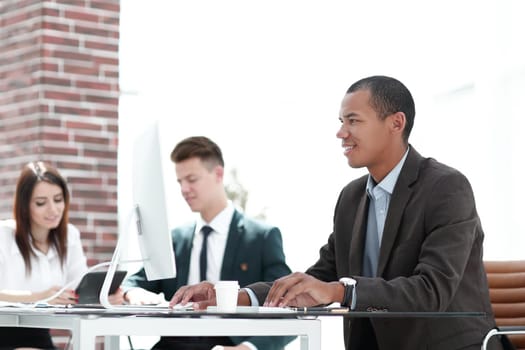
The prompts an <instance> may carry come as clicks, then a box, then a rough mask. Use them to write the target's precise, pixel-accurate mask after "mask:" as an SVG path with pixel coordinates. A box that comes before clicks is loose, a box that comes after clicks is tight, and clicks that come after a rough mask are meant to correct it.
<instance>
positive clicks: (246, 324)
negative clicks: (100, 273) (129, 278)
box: [0, 308, 321, 350]
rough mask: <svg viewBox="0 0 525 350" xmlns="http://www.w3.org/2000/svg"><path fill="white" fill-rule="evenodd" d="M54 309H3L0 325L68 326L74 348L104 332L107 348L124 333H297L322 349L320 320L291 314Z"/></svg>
mask: <svg viewBox="0 0 525 350" xmlns="http://www.w3.org/2000/svg"><path fill="white" fill-rule="evenodd" d="M76 312H82V313H75V311H71V312H66V311H65V310H63V309H62V310H53V309H17V308H0V326H6V327H7V326H9V327H13V326H18V327H34V328H54V329H67V330H70V331H71V333H72V344H73V348H74V349H76V350H80V349H81V350H88V349H95V337H97V336H106V339H105V340H106V349H118V344H119V336H120V335H140V336H147V335H150V336H151V335H156V336H168V335H171V336H182V335H184V336H231V335H236V336H255V335H257V336H284V335H297V336H299V338H300V345H301V350H307V349H308V350H320V349H321V322H320V321H319V320H318V319H317V318H307V319H300V318H297V317H292V316H290V315H283V318H280V317H279V316H277V315H271V316H270V317H271V318H264V317H255V318H250V317H249V316H248V315H241V316H242V317H241V318H234V316H232V315H229V316H227V317H220V316H218V315H206V314H199V315H198V317H196V316H195V314H193V316H189V315H190V314H189V313H178V312H176V313H170V314H166V315H159V314H151V313H140V314H138V313H137V312H135V313H134V314H131V313H130V314H129V315H123V314H122V313H119V312H112V311H105V312H104V313H97V312H96V311H92V312H93V313H90V311H84V310H82V311H80V310H79V311H76Z"/></svg>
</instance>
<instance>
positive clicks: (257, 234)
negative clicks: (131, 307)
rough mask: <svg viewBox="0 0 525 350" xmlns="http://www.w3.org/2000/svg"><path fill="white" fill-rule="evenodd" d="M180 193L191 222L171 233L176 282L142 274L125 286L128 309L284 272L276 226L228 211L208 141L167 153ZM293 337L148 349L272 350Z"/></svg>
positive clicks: (171, 340)
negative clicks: (199, 287)
mask: <svg viewBox="0 0 525 350" xmlns="http://www.w3.org/2000/svg"><path fill="white" fill-rule="evenodd" d="M171 160H172V161H173V163H174V164H175V173H176V174H177V181H178V182H179V185H180V190H181V194H182V196H183V197H184V199H185V200H186V202H187V203H188V206H189V207H190V208H191V210H192V211H193V212H196V213H199V214H200V215H199V219H198V220H197V222H195V223H192V224H190V225H187V226H183V227H178V228H176V229H174V230H173V231H172V238H173V251H174V252H175V260H176V267H177V277H176V278H173V279H166V280H157V281H147V280H146V276H145V273H144V270H143V269H142V270H140V271H139V272H138V273H136V274H135V275H133V276H131V277H130V278H129V279H128V280H127V281H126V282H125V283H124V286H125V287H124V288H125V290H126V293H125V299H126V300H127V301H128V302H129V303H131V304H141V303H150V302H154V303H155V302H160V301H163V299H162V300H159V294H158V293H164V296H165V297H166V298H168V299H170V298H171V297H172V296H173V294H174V293H175V292H176V291H177V289H179V288H180V287H181V286H184V285H186V284H195V283H198V282H200V281H207V283H209V284H210V285H213V284H214V283H215V282H217V281H219V280H236V281H238V282H239V285H240V286H245V285H247V284H249V283H254V282H257V281H273V280H275V279H276V278H279V277H282V276H284V275H286V274H289V273H290V268H289V267H288V266H287V265H286V262H285V256H284V252H283V244H282V237H281V232H280V230H279V229H278V228H277V227H274V226H270V225H267V224H264V223H262V222H259V221H255V220H253V219H250V218H248V217H246V216H245V215H244V214H243V213H241V212H240V211H238V210H237V209H235V208H234V205H233V203H232V202H231V201H229V200H228V198H227V195H226V191H225V189H224V183H223V179H224V160H223V157H222V152H221V149H220V148H219V146H218V145H217V144H216V143H215V142H213V141H212V140H210V139H208V138H206V137H203V136H196V137H190V138H187V139H184V140H182V141H181V142H180V143H179V144H177V145H176V146H175V148H174V149H173V151H172V153H171ZM292 339H293V337H244V338H243V337H231V338H230V337H162V338H161V340H160V341H159V342H158V343H157V344H156V345H155V346H154V349H177V350H181V349H188V350H189V349H191V350H198V349H203V350H204V349H206V350H209V349H211V348H212V347H213V346H215V345H223V346H224V348H225V349H229V348H230V347H232V348H233V347H235V348H236V349H239V350H240V349H249V350H255V349H259V350H266V349H267V350H278V349H283V348H284V345H285V344H287V343H288V342H290V341H291V340H292Z"/></svg>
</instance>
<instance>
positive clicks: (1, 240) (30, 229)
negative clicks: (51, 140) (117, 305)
mask: <svg viewBox="0 0 525 350" xmlns="http://www.w3.org/2000/svg"><path fill="white" fill-rule="evenodd" d="M68 209H69V191H68V189H67V184H66V181H65V180H64V178H63V177H62V176H61V175H60V174H59V173H58V171H57V170H56V169H54V168H53V167H51V166H50V165H49V164H45V163H43V162H31V163H29V164H27V165H26V166H25V167H24V168H23V170H22V172H21V174H20V177H19V179H18V183H17V185H16V193H15V201H14V220H5V221H0V302H1V301H6V302H22V303H34V302H36V301H39V300H44V299H48V298H50V297H52V296H53V295H55V294H56V293H57V292H58V291H59V290H60V289H61V288H62V287H63V286H65V285H67V284H69V283H70V282H72V281H74V280H77V279H79V278H80V277H81V276H82V275H83V274H84V273H85V272H86V270H87V265H86V257H85V255H84V251H83V249H82V243H81V240H80V232H79V231H78V229H77V228H76V227H75V226H73V225H72V224H69V223H68ZM73 287H74V286H73ZM77 300H78V296H77V295H76V293H75V291H74V290H73V289H72V288H71V289H67V290H65V291H63V292H62V293H61V294H59V295H57V296H55V297H54V298H53V299H50V300H48V303H50V304H73V303H76V301H77ZM18 347H33V348H41V349H54V348H55V346H54V345H53V342H52V340H51V336H50V333H49V329H38V328H20V327H3V328H2V327H0V349H13V348H18Z"/></svg>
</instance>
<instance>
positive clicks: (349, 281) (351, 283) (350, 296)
mask: <svg viewBox="0 0 525 350" xmlns="http://www.w3.org/2000/svg"><path fill="white" fill-rule="evenodd" d="M339 282H341V283H342V284H343V286H344V287H345V294H344V297H343V302H342V303H341V305H342V306H350V309H352V310H353V309H354V307H355V295H356V293H355V286H356V284H357V281H356V280H355V279H353V278H350V277H342V278H340V279H339Z"/></svg>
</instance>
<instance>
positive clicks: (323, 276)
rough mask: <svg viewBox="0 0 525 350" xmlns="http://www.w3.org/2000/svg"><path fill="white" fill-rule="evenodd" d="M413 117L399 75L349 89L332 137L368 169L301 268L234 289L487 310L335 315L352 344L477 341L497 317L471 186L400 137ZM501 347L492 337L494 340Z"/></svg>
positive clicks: (312, 301) (418, 345)
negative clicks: (445, 314)
mask: <svg viewBox="0 0 525 350" xmlns="http://www.w3.org/2000/svg"><path fill="white" fill-rule="evenodd" d="M414 117H415V107H414V101H413V99H412V95H411V94H410V91H409V90H408V89H407V88H406V87H405V85H403V84H402V83H401V82H399V81H398V80H396V79H393V78H390V77H386V76H372V77H368V78H364V79H362V80H359V81H357V82H356V83H354V84H353V85H352V86H350V88H349V89H348V90H347V92H346V94H345V95H344V97H343V100H342V103H341V108H340V113H339V119H340V121H341V127H340V129H339V130H338V131H337V137H338V138H339V139H341V143H342V147H343V152H344V156H345V157H346V159H347V161H348V164H349V165H350V166H351V167H353V168H360V167H366V168H367V169H368V172H369V174H368V175H365V176H363V177H361V178H359V179H356V180H354V181H352V182H350V183H349V184H348V185H346V187H344V188H343V190H342V191H341V193H340V195H339V198H338V200H337V204H336V207H335V213H334V222H333V232H332V234H331V235H330V236H329V238H328V242H327V244H326V245H324V246H323V247H322V248H321V250H320V256H319V259H318V260H317V262H316V263H315V264H314V265H312V266H311V267H310V268H309V269H308V270H307V271H306V273H299V272H296V273H293V274H290V275H288V276H285V277H283V278H280V279H278V280H276V281H275V282H274V283H263V282H261V283H256V284H252V285H249V286H247V288H246V289H244V290H242V291H241V292H240V294H239V302H240V303H241V304H245V305H246V304H247V305H250V304H251V305H257V304H259V305H261V304H264V305H266V306H299V307H305V306H316V305H327V304H330V303H333V302H339V303H341V304H342V305H344V306H348V307H349V308H350V309H351V310H356V311H398V312H411V311H412V312H424V311H428V312H440V311H454V312H461V311H480V312H485V313H486V315H487V316H486V317H457V318H438V317H435V318H430V317H429V318H406V319H400V318H396V319H388V318H355V319H353V318H344V319H343V323H344V334H345V345H346V348H347V349H352V350H361V349H366V350H375V349H380V350H390V349H403V350H421V349H434V350H454V349H455V350H459V349H469V350H470V349H471V350H477V349H479V348H480V347H481V343H482V340H483V337H484V336H485V335H486V334H487V332H488V331H489V330H490V329H491V328H493V327H495V323H494V319H493V315H492V309H491V304H490V300H489V294H488V287H487V280H486V275H485V271H484V267H483V261H482V255H483V254H482V251H483V236H484V234H483V231H482V228H481V223H480V219H479V217H478V214H477V212H476V205H475V202H474V195H473V193H472V189H471V186H470V184H469V182H468V180H467V179H466V178H465V176H464V175H463V174H461V173H460V172H459V171H457V170H455V169H453V168H451V167H448V166H446V165H444V164H441V163H439V162H437V161H436V160H434V159H432V158H425V157H423V156H421V155H420V154H419V153H418V152H417V151H416V150H415V148H414V147H413V146H412V145H410V144H409V142H408V138H409V135H410V131H411V130H412V126H413V123H414ZM208 291H210V287H209V286H206V285H205V284H199V285H196V286H192V287H188V288H186V289H182V290H180V291H179V292H178V293H177V294H176V295H175V297H174V298H173V299H172V303H177V302H183V303H184V302H187V301H190V300H192V299H195V300H198V299H199V298H200V297H202V293H207V292H208ZM211 292H213V291H211ZM252 292H253V293H252ZM249 293H250V294H249ZM214 302H215V300H214V299H213V298H212V299H211V300H207V301H201V302H199V303H197V304H194V306H195V307H198V308H203V307H206V305H208V304H209V303H214ZM500 346H501V345H500V344H499V343H498V341H495V342H494V343H493V344H491V349H500Z"/></svg>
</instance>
